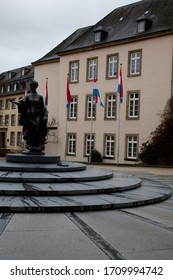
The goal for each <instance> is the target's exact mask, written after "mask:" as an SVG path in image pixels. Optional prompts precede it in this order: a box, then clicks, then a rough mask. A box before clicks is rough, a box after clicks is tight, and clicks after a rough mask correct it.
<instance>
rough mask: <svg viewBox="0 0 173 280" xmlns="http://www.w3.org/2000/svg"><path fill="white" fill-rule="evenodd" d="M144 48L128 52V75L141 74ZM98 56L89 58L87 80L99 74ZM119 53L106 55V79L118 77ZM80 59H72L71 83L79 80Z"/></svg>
mask: <svg viewBox="0 0 173 280" xmlns="http://www.w3.org/2000/svg"><path fill="white" fill-rule="evenodd" d="M141 61H142V50H141V49H138V50H133V51H129V52H128V73H127V76H128V77H132V76H140V75H141ZM98 63H99V61H98V57H92V58H88V59H87V74H86V81H93V79H94V77H97V74H98ZM118 65H119V54H118V53H115V54H110V55H107V56H106V79H112V78H117V77H118ZM79 66H80V61H79V60H75V61H71V62H70V64H69V80H70V82H71V83H78V82H79Z"/></svg>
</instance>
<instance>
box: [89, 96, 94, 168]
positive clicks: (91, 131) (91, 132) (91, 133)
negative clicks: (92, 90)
mask: <svg viewBox="0 0 173 280" xmlns="http://www.w3.org/2000/svg"><path fill="white" fill-rule="evenodd" d="M93 97H94V96H93V95H92V96H91V130H90V150H89V164H90V163H91V150H92V135H93V99H94V98H93Z"/></svg>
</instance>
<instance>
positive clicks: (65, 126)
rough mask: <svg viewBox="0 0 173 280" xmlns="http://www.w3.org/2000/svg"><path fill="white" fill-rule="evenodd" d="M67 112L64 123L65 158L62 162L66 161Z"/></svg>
mask: <svg viewBox="0 0 173 280" xmlns="http://www.w3.org/2000/svg"><path fill="white" fill-rule="evenodd" d="M67 114H68V111H67V112H66V121H65V157H64V160H65V161H66V155H67V117H68V115H67Z"/></svg>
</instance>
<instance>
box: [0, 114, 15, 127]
mask: <svg viewBox="0 0 173 280" xmlns="http://www.w3.org/2000/svg"><path fill="white" fill-rule="evenodd" d="M17 117H18V118H17ZM19 119H20V114H18V115H17V116H16V114H11V115H7V114H6V115H0V126H9V125H11V126H15V125H18V126H19V125H20V124H19Z"/></svg>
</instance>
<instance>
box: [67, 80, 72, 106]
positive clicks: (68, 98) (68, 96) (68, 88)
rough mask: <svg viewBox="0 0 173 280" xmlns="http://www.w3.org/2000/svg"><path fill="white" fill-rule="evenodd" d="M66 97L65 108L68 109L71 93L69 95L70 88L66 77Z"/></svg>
mask: <svg viewBox="0 0 173 280" xmlns="http://www.w3.org/2000/svg"><path fill="white" fill-rule="evenodd" d="M66 95H67V102H66V108H67V109H68V108H69V107H70V103H71V102H72V97H71V93H70V86H69V79H68V77H67V88H66Z"/></svg>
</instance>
